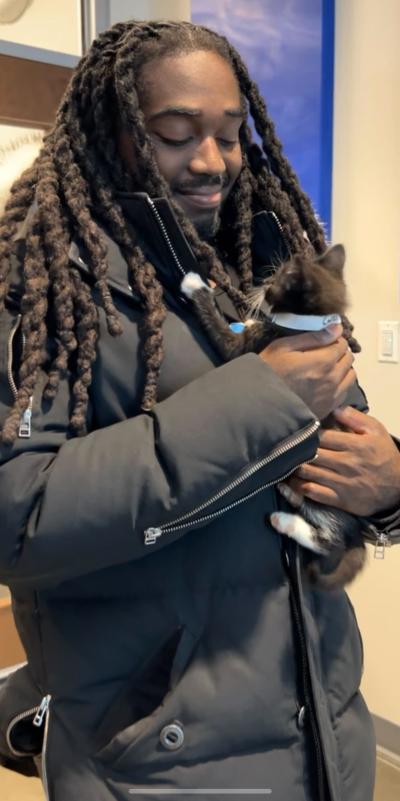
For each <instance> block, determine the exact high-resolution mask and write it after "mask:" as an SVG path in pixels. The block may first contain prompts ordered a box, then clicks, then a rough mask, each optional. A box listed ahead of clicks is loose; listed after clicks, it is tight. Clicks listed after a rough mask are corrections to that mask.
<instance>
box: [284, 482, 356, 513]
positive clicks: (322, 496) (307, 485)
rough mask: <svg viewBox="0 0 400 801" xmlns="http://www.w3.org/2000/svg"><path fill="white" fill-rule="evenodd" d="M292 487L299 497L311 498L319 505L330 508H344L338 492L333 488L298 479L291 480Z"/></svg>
mask: <svg viewBox="0 0 400 801" xmlns="http://www.w3.org/2000/svg"><path fill="white" fill-rule="evenodd" d="M290 486H291V488H292V490H293V491H294V492H296V493H298V494H299V495H304V497H305V498H310V500H312V501H316V502H317V503H325V504H327V505H328V506H335V507H336V508H343V503H342V502H341V501H340V500H339V497H338V494H337V492H336V491H335V490H334V489H332V487H326V486H324V485H322V484H313V483H312V482H310V481H302V480H301V479H298V478H291V479H290Z"/></svg>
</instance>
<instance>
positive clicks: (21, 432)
mask: <svg viewBox="0 0 400 801" xmlns="http://www.w3.org/2000/svg"><path fill="white" fill-rule="evenodd" d="M32 406H33V395H31V397H30V398H29V404H28V408H27V409H25V411H24V413H23V415H22V417H21V420H20V424H19V429H18V436H19V437H20V438H21V439H22V438H25V439H29V437H30V436H31V433H32V428H31V418H32Z"/></svg>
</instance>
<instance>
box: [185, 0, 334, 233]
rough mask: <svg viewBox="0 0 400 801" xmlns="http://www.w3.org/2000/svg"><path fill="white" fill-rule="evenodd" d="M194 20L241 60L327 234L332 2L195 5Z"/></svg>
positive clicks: (200, 0) (210, 0)
mask: <svg viewBox="0 0 400 801" xmlns="http://www.w3.org/2000/svg"><path fill="white" fill-rule="evenodd" d="M192 20H193V21H194V22H198V23H200V24H202V25H207V26H208V27H211V28H213V29H214V30H217V31H219V32H221V33H223V34H224V35H225V36H227V37H228V38H229V39H230V40H231V41H232V43H233V44H234V45H235V47H236V48H237V49H238V50H239V52H240V53H241V55H242V56H243V58H244V60H245V62H246V64H247V66H248V68H249V70H250V73H251V75H252V77H253V78H254V79H255V80H256V81H257V83H258V84H259V86H260V89H261V92H262V94H263V97H264V99H265V101H266V103H267V108H268V110H269V113H270V114H271V116H272V118H273V120H274V121H275V124H276V129H277V133H278V136H279V137H280V139H281V140H282V142H283V145H284V151H285V154H286V156H287V157H288V159H289V161H290V162H291V164H292V166H293V167H294V169H295V171H296V173H297V175H298V176H299V179H300V182H301V184H302V186H303V188H304V189H305V191H306V192H307V193H308V194H309V195H310V197H311V199H312V202H313V205H314V207H315V209H316V210H317V211H318V213H319V215H320V217H321V220H322V221H323V222H324V224H325V228H326V231H327V233H328V235H329V228H330V213H331V183H332V103H333V40H334V0H192Z"/></svg>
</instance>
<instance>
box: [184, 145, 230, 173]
mask: <svg viewBox="0 0 400 801" xmlns="http://www.w3.org/2000/svg"><path fill="white" fill-rule="evenodd" d="M190 170H191V172H195V173H207V174H208V175H223V174H224V173H225V171H226V165H225V161H224V159H223V158H222V155H221V151H220V149H219V147H218V143H217V142H216V140H215V139H213V137H212V136H208V137H207V138H206V139H203V141H202V142H201V143H200V144H199V146H198V147H197V148H196V152H195V153H194V155H193V158H192V159H191V161H190Z"/></svg>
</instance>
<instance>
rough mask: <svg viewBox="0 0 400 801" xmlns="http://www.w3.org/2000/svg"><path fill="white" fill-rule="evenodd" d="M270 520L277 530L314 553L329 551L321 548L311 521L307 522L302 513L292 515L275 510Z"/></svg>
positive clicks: (322, 553)
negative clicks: (301, 515)
mask: <svg viewBox="0 0 400 801" xmlns="http://www.w3.org/2000/svg"><path fill="white" fill-rule="evenodd" d="M270 520H271V523H272V525H273V527H274V528H275V529H276V531H279V533H280V534H286V536H287V537H291V538H292V539H293V540H296V542H298V543H299V545H302V546H303V548H308V550H309V551H314V553H318V554H321V555H324V554H326V553H327V551H326V550H325V549H324V548H321V547H320V546H319V545H318V544H317V542H316V541H315V530H314V529H313V527H312V526H310V524H309V523H306V521H305V520H304V519H303V518H302V517H300V515H291V514H288V513H287V512H273V514H272V515H271V517H270Z"/></svg>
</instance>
